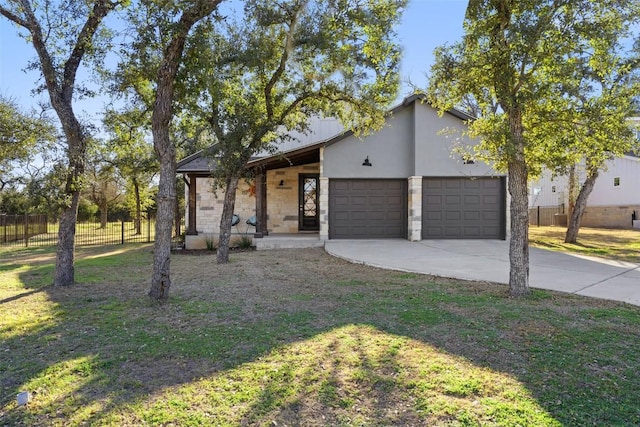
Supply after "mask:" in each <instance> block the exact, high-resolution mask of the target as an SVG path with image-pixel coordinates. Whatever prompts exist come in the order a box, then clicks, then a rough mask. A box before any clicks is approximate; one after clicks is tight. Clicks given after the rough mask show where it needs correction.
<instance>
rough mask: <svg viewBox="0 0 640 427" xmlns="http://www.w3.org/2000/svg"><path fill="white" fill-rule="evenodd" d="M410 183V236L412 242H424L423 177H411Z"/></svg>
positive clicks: (408, 228)
mask: <svg viewBox="0 0 640 427" xmlns="http://www.w3.org/2000/svg"><path fill="white" fill-rule="evenodd" d="M408 181H409V185H408V187H409V197H408V198H407V200H408V202H409V209H408V212H409V217H408V221H409V223H408V227H407V230H408V233H407V234H408V236H407V238H408V239H409V240H410V241H411V242H419V241H420V240H422V177H421V176H410V177H409V178H408Z"/></svg>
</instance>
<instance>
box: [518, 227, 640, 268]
mask: <svg viewBox="0 0 640 427" xmlns="http://www.w3.org/2000/svg"><path fill="white" fill-rule="evenodd" d="M565 234H566V229H565V228H563V227H535V226H530V227H529V243H531V245H533V246H536V247H539V248H543V249H551V250H556V251H562V252H573V253H578V254H582V255H591V256H597V257H601V258H607V259H613V260H619V261H627V262H632V263H635V264H640V230H620V229H605V228H587V227H582V228H581V229H580V233H579V234H578V243H576V244H573V243H564V237H565Z"/></svg>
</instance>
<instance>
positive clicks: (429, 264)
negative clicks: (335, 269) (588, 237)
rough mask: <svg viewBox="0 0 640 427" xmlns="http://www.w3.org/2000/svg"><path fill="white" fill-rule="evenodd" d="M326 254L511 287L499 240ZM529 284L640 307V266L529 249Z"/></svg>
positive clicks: (344, 243) (382, 245)
mask: <svg viewBox="0 0 640 427" xmlns="http://www.w3.org/2000/svg"><path fill="white" fill-rule="evenodd" d="M325 250H326V251H327V253H329V254H331V255H333V256H336V257H339V258H343V259H346V260H348V261H351V262H356V263H362V264H366V265H371V266H375V267H380V268H388V269H393V270H399V271H407V272H415V273H423V274H432V275H435V276H443V277H451V278H457V279H465V280H476V281H487V282H496V283H504V284H508V283H509V244H508V242H506V241H501V240H423V241H421V242H409V241H407V240H402V239H384V240H327V241H326V242H325ZM529 258H530V262H529V284H530V286H531V287H533V288H540V289H549V290H554V291H560V292H567V293H574V294H578V295H584V296H590V297H596V298H603V299H610V300H616V301H624V302H627V303H630V304H635V305H640V266H639V265H636V264H632V263H628V262H619V261H610V260H604V259H601V258H596V257H587V256H579V255H572V254H566V253H561V252H553V251H548V250H544V249H538V248H530V251H529Z"/></svg>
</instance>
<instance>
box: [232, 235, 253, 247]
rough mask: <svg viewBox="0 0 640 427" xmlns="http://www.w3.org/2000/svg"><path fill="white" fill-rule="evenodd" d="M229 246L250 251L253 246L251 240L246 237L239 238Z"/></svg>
mask: <svg viewBox="0 0 640 427" xmlns="http://www.w3.org/2000/svg"><path fill="white" fill-rule="evenodd" d="M231 246H232V247H234V248H240V249H250V248H251V247H252V246H253V239H252V238H251V237H249V236H246V235H245V236H240V237H237V238H235V239H234V240H233V242H231Z"/></svg>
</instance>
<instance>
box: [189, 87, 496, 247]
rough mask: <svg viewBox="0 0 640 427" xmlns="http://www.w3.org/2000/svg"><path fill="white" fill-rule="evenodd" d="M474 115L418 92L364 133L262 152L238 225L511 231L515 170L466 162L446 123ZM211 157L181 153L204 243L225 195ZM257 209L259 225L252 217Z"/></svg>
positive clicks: (401, 234)
mask: <svg viewBox="0 0 640 427" xmlns="http://www.w3.org/2000/svg"><path fill="white" fill-rule="evenodd" d="M469 119H470V117H469V116H467V115H465V114H464V113H462V112H460V111H457V110H450V111H448V112H446V113H445V114H444V115H442V116H440V115H439V114H438V112H437V111H436V110H435V109H434V108H432V107H431V106H429V105H428V104H426V103H423V102H421V98H420V97H418V96H411V97H408V98H406V99H405V100H404V101H403V102H402V104H400V105H398V106H397V107H395V108H393V109H392V110H391V111H390V114H389V116H388V119H387V122H386V125H385V127H384V128H382V129H381V130H380V131H378V132H376V133H373V134H371V135H368V136H366V137H363V138H362V139H360V138H358V137H357V136H355V135H354V134H353V133H352V132H339V133H337V134H336V135H335V136H332V137H329V138H325V139H319V140H316V141H314V142H311V143H306V144H301V145H300V146H298V147H294V148H290V149H288V150H284V151H283V152H280V153H278V154H275V155H265V156H263V157H260V158H255V159H252V160H251V161H250V162H249V163H248V165H247V167H248V168H250V169H251V170H252V171H253V174H254V176H255V178H254V180H253V181H251V182H241V185H240V187H239V188H238V192H237V198H236V205H235V213H236V214H237V215H238V216H240V218H242V220H241V222H240V223H239V224H238V225H237V226H236V227H237V228H238V229H239V231H240V232H244V231H247V232H253V233H254V236H255V237H257V238H259V237H264V236H273V235H278V234H289V233H295V234H300V233H312V234H317V236H318V238H319V239H320V240H326V239H358V238H376V239H379V238H404V239H409V240H411V241H419V240H422V239H505V237H506V234H507V209H506V203H507V195H506V177H505V176H504V175H501V174H497V173H496V172H495V171H494V170H493V169H492V168H491V167H490V166H488V165H486V164H483V163H479V162H478V163H473V162H464V161H463V160H462V158H461V156H459V155H457V154H455V151H454V150H453V147H454V145H455V144H456V141H455V139H456V138H453V137H452V136H451V133H450V132H442V131H443V130H445V129H449V130H451V129H457V130H458V131H460V130H463V129H464V128H465V126H466V124H465V122H466V121H467V120H469ZM459 134H460V132H458V136H459ZM307 142H308V141H307ZM465 142H466V143H469V144H471V143H472V142H471V141H470V140H466V141H465ZM211 167H212V166H211V165H210V161H208V160H207V159H206V158H205V157H204V156H203V153H196V154H194V155H192V156H189V157H187V158H185V159H184V160H182V161H180V162H179V163H178V168H177V171H178V173H181V174H183V176H184V179H185V182H186V183H187V186H186V193H187V195H186V196H187V197H186V199H187V201H188V202H187V215H186V224H187V232H186V247H187V248H202V247H204V246H205V239H207V238H211V236H213V235H215V234H217V232H218V230H219V222H220V215H221V212H222V206H223V204H222V200H223V197H222V195H221V194H220V192H218V194H214V193H213V191H212V184H211V181H210V178H208V176H210V173H211ZM252 216H255V217H256V220H257V224H256V226H255V229H254V228H253V227H251V226H250V225H245V221H244V220H245V219H246V218H250V217H252ZM245 227H246V230H245Z"/></svg>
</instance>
